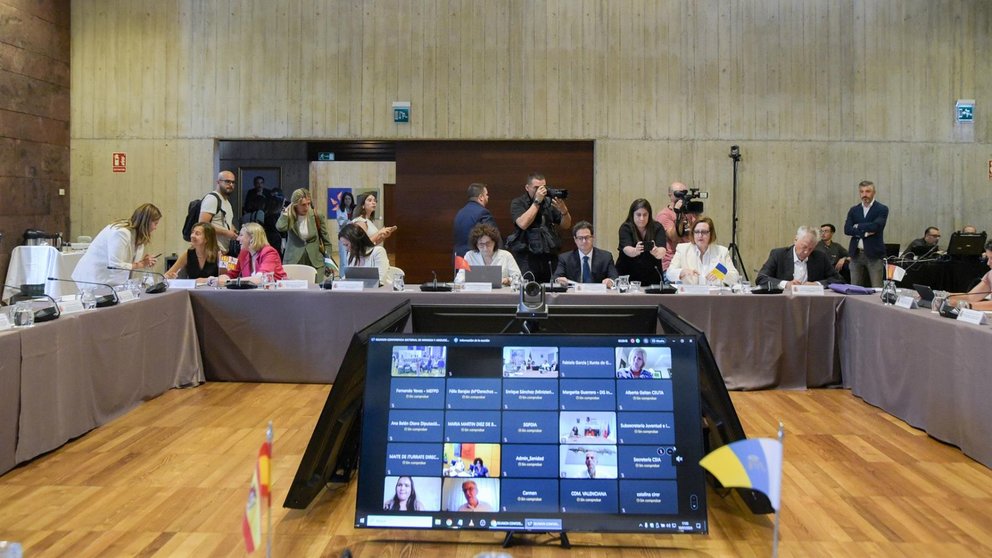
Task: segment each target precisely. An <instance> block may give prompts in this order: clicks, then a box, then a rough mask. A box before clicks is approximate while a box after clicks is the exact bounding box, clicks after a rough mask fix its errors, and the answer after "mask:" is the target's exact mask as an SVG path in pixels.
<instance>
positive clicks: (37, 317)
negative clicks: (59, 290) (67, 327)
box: [4, 283, 62, 323]
mask: <svg viewBox="0 0 992 558" xmlns="http://www.w3.org/2000/svg"><path fill="white" fill-rule="evenodd" d="M4 288H7V289H13V290H15V291H17V292H19V293H21V295H22V296H23V297H24V298H18V295H14V296H12V297H10V302H11V304H13V303H16V302H20V301H22V300H31V299H32V298H35V297H43V298H47V299H48V300H50V301H52V305H51V306H46V307H44V308H39V309H37V310H35V311H34V322H35V323H40V322H50V321H52V320H54V319H56V318H58V317H59V316H61V315H62V312H61V311H60V310H59V303H58V302H56V301H55V299H54V298H52V297H51V296H50V295H48V294H47V293H39V294H36V295H31V294H27V293H25V292H24V290H23V289H21V288H19V287H15V286H13V285H7V284H6V283H5V284H4ZM14 299H18V300H14Z"/></svg>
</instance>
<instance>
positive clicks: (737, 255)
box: [727, 145, 751, 281]
mask: <svg viewBox="0 0 992 558" xmlns="http://www.w3.org/2000/svg"><path fill="white" fill-rule="evenodd" d="M730 158H731V159H733V161H734V202H733V208H732V210H731V212H732V220H731V222H730V245H729V246H727V250H729V251H730V261H732V262H734V267H736V268H737V270H738V271H739V272H740V274H741V276H743V277H744V280H746V281H750V280H751V278H750V277H748V276H747V267H746V266H745V265H744V258H742V257H741V249H740V247H739V246H737V184H738V182H737V165H738V164H739V163H740V162H741V148H740V146H737V145H732V146H730Z"/></svg>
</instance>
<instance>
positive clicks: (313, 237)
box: [276, 188, 331, 271]
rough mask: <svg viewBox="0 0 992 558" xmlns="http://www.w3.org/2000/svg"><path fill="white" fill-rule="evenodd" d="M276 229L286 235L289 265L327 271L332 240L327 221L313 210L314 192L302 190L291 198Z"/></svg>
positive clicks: (285, 261)
mask: <svg viewBox="0 0 992 558" xmlns="http://www.w3.org/2000/svg"><path fill="white" fill-rule="evenodd" d="M276 229H277V230H278V231H279V232H284V233H286V253H285V254H283V257H282V261H283V263H285V264H302V265H308V266H310V267H312V268H314V269H316V270H317V271H324V267H325V264H324V258H325V257H326V256H327V249H328V247H329V246H330V244H331V239H330V237H329V236H328V235H327V217H323V216H321V215H320V214H318V213H317V210H316V209H314V208H313V205H312V201H311V197H310V191H309V190H307V189H306V188H299V189H297V190H295V191H294V192H293V195H292V196H291V197H290V204H289V205H288V206H287V207H286V209H284V210H283V212H282V214H281V215H280V216H279V220H278V221H276Z"/></svg>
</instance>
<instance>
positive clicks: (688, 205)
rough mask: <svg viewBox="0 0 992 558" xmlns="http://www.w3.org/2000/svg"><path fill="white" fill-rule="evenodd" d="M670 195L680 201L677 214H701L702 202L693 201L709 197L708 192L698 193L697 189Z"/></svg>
mask: <svg viewBox="0 0 992 558" xmlns="http://www.w3.org/2000/svg"><path fill="white" fill-rule="evenodd" d="M672 195H674V196H675V198H676V199H680V200H682V207H681V208H679V209H677V210H676V211H678V212H679V213H702V212H703V202H701V201H693V200H697V199H702V200H705V199H707V198H709V197H710V194H709V192H700V191H699V188H689V189H687V190H676V191H675V192H672Z"/></svg>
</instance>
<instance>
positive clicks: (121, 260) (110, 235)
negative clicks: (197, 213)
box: [72, 203, 162, 285]
mask: <svg viewBox="0 0 992 558" xmlns="http://www.w3.org/2000/svg"><path fill="white" fill-rule="evenodd" d="M161 218H162V212H161V211H160V210H159V208H157V207H155V206H154V205H152V204H150V203H143V204H141V205H139V206H138V207H137V208H136V209H135V210H134V213H132V214H131V218H130V219H120V220H117V221H114V222H113V223H111V224H109V225H107V226H106V227H104V228H103V230H102V231H100V234H98V235H96V238H94V239H93V242H92V243H90V247H89V248H88V249H87V250H86V253H85V254H83V257H82V259H80V260H79V263H78V264H76V269H75V270H73V272H72V278H73V280H75V281H87V282H91V283H108V284H111V285H122V284H124V282H125V281H127V280H128V276H129V275H130V273H129V270H132V269H135V270H138V269H149V268H151V267H153V266H154V265H155V263H156V262H157V261H158V259H157V258H158V256H150V255H148V254H145V246H146V245H148V243H149V242H150V241H151V238H152V233H153V232H155V229H156V228H158V222H159V220H160V219H161ZM159 255H161V254H159ZM108 266H109V267H114V268H120V270H118V269H108Z"/></svg>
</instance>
